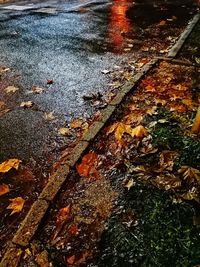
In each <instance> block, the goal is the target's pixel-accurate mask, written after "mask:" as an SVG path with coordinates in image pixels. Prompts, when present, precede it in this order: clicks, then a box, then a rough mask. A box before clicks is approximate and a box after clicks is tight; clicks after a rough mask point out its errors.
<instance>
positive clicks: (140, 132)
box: [131, 125, 148, 138]
mask: <svg viewBox="0 0 200 267" xmlns="http://www.w3.org/2000/svg"><path fill="white" fill-rule="evenodd" d="M147 135H148V131H147V129H146V128H145V127H144V126H142V125H138V126H137V127H135V128H134V129H132V132H131V136H132V137H137V138H143V137H145V136H147Z"/></svg>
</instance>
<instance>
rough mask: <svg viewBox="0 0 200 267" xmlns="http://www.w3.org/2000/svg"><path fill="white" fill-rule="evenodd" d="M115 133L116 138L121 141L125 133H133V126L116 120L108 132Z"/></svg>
mask: <svg viewBox="0 0 200 267" xmlns="http://www.w3.org/2000/svg"><path fill="white" fill-rule="evenodd" d="M113 132H114V133H115V139H116V140H118V141H120V140H121V139H122V136H123V134H124V133H127V134H129V135H131V132H132V128H131V126H130V125H127V124H124V123H122V122H116V123H114V124H113V125H112V126H110V127H109V129H108V131H107V134H111V133H113Z"/></svg>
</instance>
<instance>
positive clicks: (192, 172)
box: [178, 166, 200, 184]
mask: <svg viewBox="0 0 200 267" xmlns="http://www.w3.org/2000/svg"><path fill="white" fill-rule="evenodd" d="M178 173H180V174H182V176H183V179H184V180H188V181H189V182H190V183H192V182H194V181H195V180H196V181H197V183H198V184H200V171H199V170H197V169H195V168H192V167H189V166H182V167H181V168H180V169H179V170H178Z"/></svg>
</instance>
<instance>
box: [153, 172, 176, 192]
mask: <svg viewBox="0 0 200 267" xmlns="http://www.w3.org/2000/svg"><path fill="white" fill-rule="evenodd" d="M155 184H156V185H157V186H158V187H159V188H164V189H165V190H169V189H174V188H178V187H180V186H181V180H180V179H179V178H177V177H176V176H174V175H172V174H171V175H160V176H157V177H156V179H155Z"/></svg>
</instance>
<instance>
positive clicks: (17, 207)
mask: <svg viewBox="0 0 200 267" xmlns="http://www.w3.org/2000/svg"><path fill="white" fill-rule="evenodd" d="M9 200H10V201H11V203H10V204H9V206H8V207H7V209H11V210H12V212H11V214H10V215H12V214H14V213H17V212H20V211H21V210H22V209H23V206H24V202H25V200H24V199H23V198H22V197H16V198H11V199H9Z"/></svg>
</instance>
